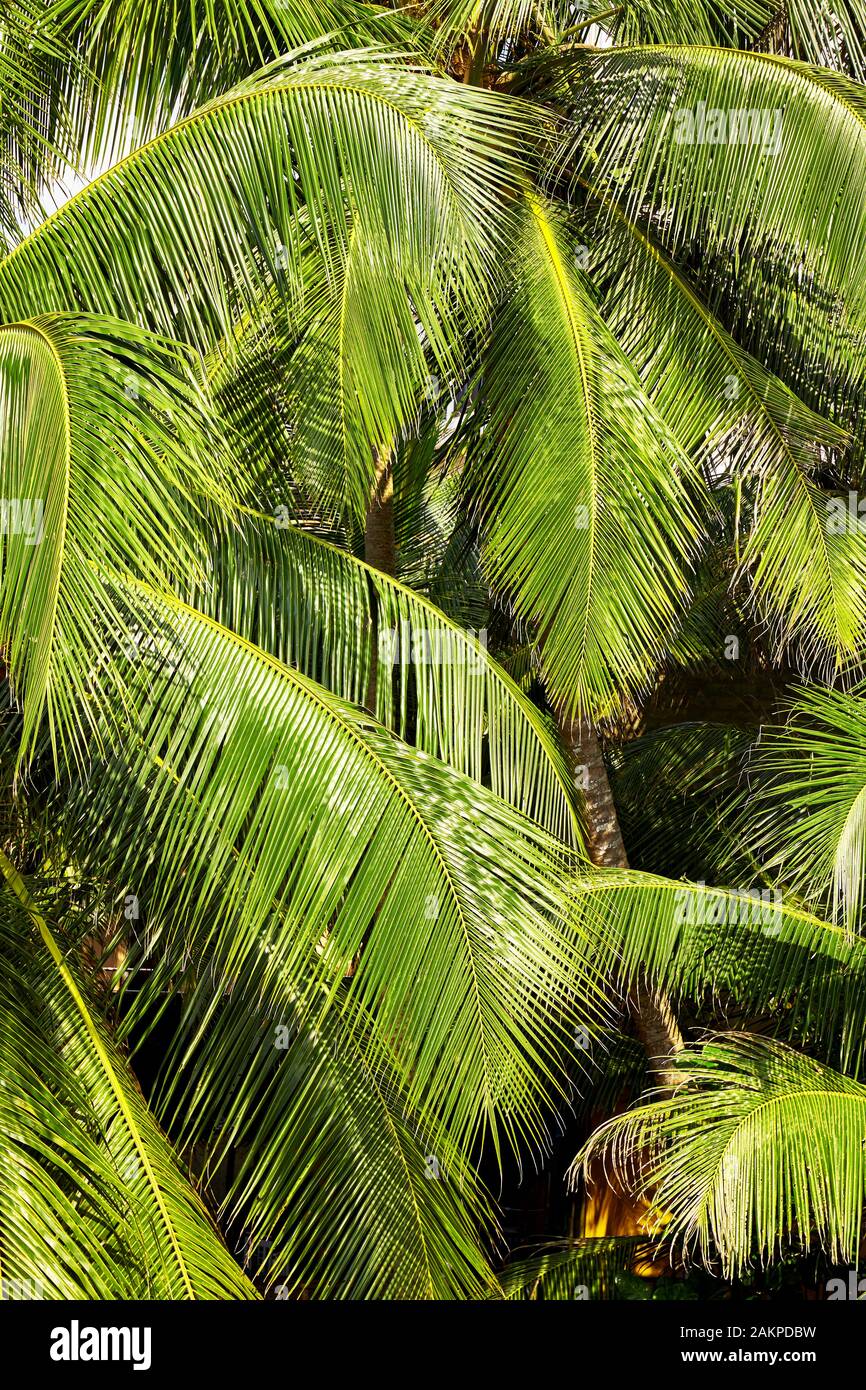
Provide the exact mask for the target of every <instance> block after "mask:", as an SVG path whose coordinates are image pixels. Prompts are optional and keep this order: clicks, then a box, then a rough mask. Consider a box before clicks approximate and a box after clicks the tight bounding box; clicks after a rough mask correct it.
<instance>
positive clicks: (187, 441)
mask: <svg viewBox="0 0 866 1390" xmlns="http://www.w3.org/2000/svg"><path fill="white" fill-rule="evenodd" d="M0 451H2V452H0V469H2V476H3V496H2V551H0V579H2V587H0V644H2V647H3V651H4V656H5V659H6V663H7V666H8V667H9V670H10V672H11V677H12V685H13V691H14V693H15V694H16V695H17V696H18V697H23V700H24V706H25V717H24V725H23V730H22V744H21V756H22V758H26V757H27V755H28V754H29V752H30V751H31V750H32V747H33V743H34V739H35V736H36V732H37V729H38V727H39V725H40V722H41V720H42V718H43V716H44V717H46V718H47V720H48V724H49V727H50V730H51V735H52V740H53V741H55V743H56V744H57V745H60V746H62V748H63V753H64V754H65V755H69V756H71V755H75V754H78V753H81V751H82V747H83V743H84V741H85V739H86V734H87V732H88V731H89V732H90V733H92V732H93V730H94V728H95V724H94V719H93V717H92V715H91V713H90V710H91V707H92V702H93V700H94V698H95V696H97V695H98V694H99V692H100V691H101V690H103V689H108V688H113V690H114V694H116V695H117V694H120V687H119V686H118V684H117V663H116V661H115V660H114V655H113V650H110V649H109V646H108V645H107V637H106V633H107V631H108V630H109V629H110V628H111V627H112V625H113V626H114V628H115V630H116V629H117V627H119V626H125V625H126V622H125V619H124V618H123V617H122V615H121V613H120V611H119V610H118V609H117V607H116V606H115V607H113V606H112V601H111V597H110V594H109V591H108V589H107V587H106V586H105V579H106V577H107V576H109V575H114V576H115V577H117V576H119V575H122V574H124V573H126V572H132V573H134V574H138V575H139V576H141V577H142V578H146V579H148V580H149V582H151V583H155V584H159V585H167V584H169V583H170V582H171V581H172V579H174V578H178V579H179V578H181V577H182V576H183V575H184V574H185V575H186V576H187V581H188V582H189V581H190V580H191V579H192V578H193V576H194V575H195V574H196V573H197V572H198V573H201V572H202V565H203V561H204V558H205V545H204V539H203V537H202V534H201V532H202V529H203V528H202V527H201V525H200V518H201V515H202V511H203V508H204V507H205V506H206V505H207V503H208V501H210V502H212V503H216V502H219V501H222V499H223V498H224V497H225V496H226V495H227V486H228V485H227V483H226V482H225V481H224V479H223V477H222V476H221V472H222V470H221V460H220V451H219V447H218V441H217V440H216V439H215V436H214V429H213V424H212V421H211V418H210V414H209V411H208V409H207V406H206V402H205V398H204V395H203V392H202V389H201V387H200V386H199V385H198V384H197V383H196V379H195V373H194V371H193V367H192V363H191V362H190V360H189V357H188V355H185V354H184V352H183V350H182V349H180V348H178V347H177V346H176V345H174V344H171V343H168V342H165V341H162V340H160V339H157V338H155V337H154V336H153V335H152V334H150V333H146V332H144V331H143V330H142V329H138V328H136V327H134V326H133V325H131V324H123V323H117V322H115V321H113V320H109V319H104V318H100V317H96V316H72V315H49V316H42V317H39V318H36V319H33V320H31V321H29V322H22V323H19V324H9V325H6V326H4V327H2V328H0ZM197 523H198V524H197Z"/></svg>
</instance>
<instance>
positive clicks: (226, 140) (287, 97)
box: [0, 50, 527, 352]
mask: <svg viewBox="0 0 866 1390" xmlns="http://www.w3.org/2000/svg"><path fill="white" fill-rule="evenodd" d="M526 129H527V115H526V112H525V109H524V108H521V107H520V106H519V105H518V104H516V103H515V104H507V105H506V104H505V103H503V102H502V101H501V100H499V99H497V98H496V97H495V96H494V94H493V93H490V92H486V91H477V90H475V89H473V88H469V87H463V86H461V85H459V84H457V83H454V82H451V81H447V80H445V79H442V78H437V77H433V76H431V75H430V74H428V73H426V72H423V71H419V70H417V69H414V68H411V67H409V66H408V65H406V64H401V63H400V62H399V61H397V60H396V59H392V60H390V61H389V60H388V58H387V55H383V54H382V53H381V52H377V51H374V50H359V51H357V52H348V53H341V54H336V55H334V54H321V55H318V56H310V55H308V54H304V53H302V54H301V55H295V56H293V57H290V58H286V59H284V60H280V61H279V62H277V63H275V64H273V65H271V66H270V67H268V68H266V69H264V70H263V71H262V72H261V73H258V74H255V75H254V76H252V77H250V78H248V79H247V80H246V81H244V82H243V83H242V84H241V85H240V86H238V87H236V88H234V89H233V90H232V91H231V92H229V93H227V94H226V95H224V96H220V97H217V98H216V99H215V100H213V101H211V102H209V103H208V104H207V105H205V106H203V107H201V108H200V109H199V110H197V111H195V112H194V113H192V114H191V115H189V116H187V117H186V118H185V119H183V120H181V121H180V122H178V124H176V125H174V126H172V127H171V128H170V129H169V130H166V131H164V132H162V133H161V134H160V135H158V136H157V137H155V138H154V139H153V140H151V141H150V142H149V143H148V144H146V145H144V146H142V147H141V148H140V149H138V150H136V151H134V152H133V153H132V154H130V155H128V156H127V157H126V158H125V159H124V160H122V161H121V162H120V163H119V164H117V165H115V166H114V167H112V168H111V169H109V170H108V171H107V172H105V173H104V174H101V175H100V176H99V177H98V178H96V179H94V180H93V182H91V183H89V184H88V185H87V186H86V187H85V188H83V189H82V190H81V191H80V192H79V193H77V194H76V195H75V196H74V197H73V198H71V199H70V200H69V202H67V203H66V204H64V205H63V207H61V208H60V209H59V210H58V211H57V212H55V213H54V214H53V215H52V216H51V217H50V218H49V219H48V220H47V221H46V222H44V223H43V224H42V225H41V226H40V227H38V228H37V229H36V230H35V231H34V232H33V233H32V234H31V235H30V236H29V237H27V238H26V239H25V240H24V241H23V242H22V243H21V244H20V245H19V246H17V247H16V248H15V249H14V251H13V252H12V253H11V254H10V255H9V256H7V257H6V258H5V260H4V261H2V262H0V313H2V316H3V317H4V318H6V319H13V318H26V317H29V316H31V315H32V314H33V313H45V312H49V311H54V310H57V311H63V310H71V309H73V308H75V309H76V310H77V309H81V308H84V309H87V310H90V311H93V312H98V313H110V314H114V315H115V316H117V317H119V318H124V319H130V320H132V321H141V320H142V319H145V320H146V322H147V324H148V326H149V327H151V328H155V329H157V330H158V331H161V332H166V333H168V334H170V336H172V337H175V338H178V339H181V340H183V341H186V342H193V343H194V344H195V345H196V346H197V347H199V348H200V349H202V350H203V351H205V352H206V351H208V350H210V349H212V348H214V347H215V346H217V345H219V344H220V343H221V342H222V341H223V340H224V339H225V340H227V341H230V340H231V337H232V334H233V332H234V328H235V324H236V321H237V319H238V318H239V317H240V315H241V314H242V313H243V312H244V311H246V312H248V313H250V314H252V315H253V316H255V315H256V313H257V311H258V308H259V305H260V304H261V302H262V301H263V299H264V297H265V295H266V294H267V292H268V291H269V290H270V289H271V288H272V287H273V285H274V284H277V285H278V286H279V288H280V289H281V291H282V292H284V293H286V294H287V295H290V294H291V293H292V290H293V288H294V289H297V287H298V282H299V269H300V263H301V257H302V251H303V249H304V247H305V246H306V245H307V244H308V243H309V241H310V240H312V242H313V243H314V244H315V245H316V246H317V247H318V249H319V252H320V254H321V255H323V256H324V258H325V260H326V262H327V263H328V264H329V266H330V267H332V268H336V267H337V266H338V265H339V264H340V262H341V261H342V260H343V259H344V257H345V252H346V247H347V243H348V237H349V229H350V225H352V224H353V223H354V222H355V221H357V222H360V225H361V226H362V228H363V231H364V235H365V237H366V242H365V244H366V245H367V246H368V247H369V248H370V249H371V254H373V252H375V255H374V260H375V264H376V265H377V266H378V268H379V271H380V273H381V275H382V276H383V277H385V276H389V277H391V278H392V279H396V280H397V281H398V283H399V284H400V285H401V286H402V287H403V288H404V290H405V291H406V292H407V293H409V294H411V295H412V297H413V299H414V300H415V302H416V307H417V309H418V313H419V315H420V317H421V320H422V322H424V321H426V320H427V319H431V320H436V319H437V317H438V316H439V315H444V316H446V317H447V311H448V297H449V295H456V296H458V297H459V298H460V299H461V300H462V301H463V302H464V303H471V302H473V299H474V300H475V301H476V302H478V301H479V300H484V299H485V297H486V295H487V293H488V285H487V280H488V279H489V277H490V276H491V275H492V274H493V272H494V270H495V265H494V254H495V251H496V249H497V246H498V245H499V242H500V240H501V237H502V234H503V214H502V198H503V195H504V194H507V193H508V191H509V189H511V188H513V186H514V183H515V180H516V178H517V177H518V163H517V156H518V151H519V147H520V144H521V142H522V140H523V138H524V136H525V132H526ZM301 210H303V216H301V215H300V214H301ZM383 283H384V279H383ZM443 286H444V287H445V288H443Z"/></svg>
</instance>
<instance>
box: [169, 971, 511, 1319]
mask: <svg viewBox="0 0 866 1390" xmlns="http://www.w3.org/2000/svg"><path fill="white" fill-rule="evenodd" d="M172 1100H173V1108H176V1110H177V1111H178V1113H179V1114H180V1115H181V1116H182V1117H183V1122H184V1131H185V1133H187V1134H189V1135H190V1136H192V1135H193V1134H196V1133H198V1134H206V1133H207V1131H208V1124H209V1123H210V1124H214V1125H216V1126H218V1139H217V1142H216V1145H215V1146H214V1147H213V1149H212V1152H211V1164H212V1165H213V1166H214V1167H216V1165H217V1164H218V1163H219V1162H220V1160H221V1158H222V1157H223V1155H224V1154H226V1153H228V1152H230V1151H231V1150H232V1149H233V1148H235V1146H239V1148H238V1150H237V1151H238V1152H239V1153H240V1154H241V1155H242V1162H241V1166H240V1170H239V1172H238V1175H237V1178H236V1180H235V1182H234V1184H233V1186H232V1189H231V1191H230V1192H229V1193H228V1195H227V1197H226V1200H225V1209H226V1216H227V1219H229V1220H230V1221H231V1223H232V1228H234V1229H243V1231H244V1233H245V1237H246V1239H247V1240H248V1241H249V1243H250V1244H251V1245H252V1246H253V1247H255V1246H258V1245H262V1246H265V1247H266V1248H267V1250H268V1259H267V1273H266V1275H265V1277H266V1278H267V1280H268V1282H269V1283H271V1284H272V1285H276V1287H277V1292H278V1296H280V1297H295V1296H297V1295H298V1294H302V1295H303V1296H305V1297H311V1298H338V1299H345V1298H351V1299H356V1298H380V1299H381V1298H387V1299H395V1298H398V1299H464V1300H465V1299H478V1298H483V1297H485V1295H486V1294H487V1293H488V1292H489V1290H490V1289H491V1287H492V1286H493V1283H494V1281H493V1275H492V1273H491V1271H490V1267H489V1262H488V1258H487V1257H486V1256H485V1254H484V1251H483V1248H482V1237H486V1239H487V1240H488V1241H490V1239H491V1238H492V1235H493V1228H492V1212H491V1209H490V1204H489V1202H488V1201H487V1199H486V1198H485V1197H484V1195H483V1193H482V1191H481V1190H480V1187H479V1184H478V1179H477V1177H476V1176H475V1175H474V1173H473V1172H472V1170H471V1169H470V1168H469V1167H468V1166H467V1165H466V1163H465V1161H464V1160H463V1159H462V1158H461V1156H460V1155H459V1153H458V1152H457V1151H456V1150H455V1148H454V1145H453V1144H452V1143H451V1141H450V1140H449V1138H448V1135H447V1134H446V1133H445V1132H444V1131H441V1130H433V1131H430V1130H429V1129H425V1127H424V1126H422V1125H420V1124H419V1123H418V1121H417V1119H416V1118H415V1117H413V1115H412V1113H411V1110H409V1109H408V1107H407V1104H406V1099H405V1094H404V1093H403V1090H402V1087H401V1084H400V1079H399V1075H398V1072H397V1070H396V1069H395V1066H394V1063H393V1059H392V1058H391V1057H389V1055H388V1051H387V1049H386V1048H384V1047H382V1046H381V1045H378V1044H377V1043H376V1040H375V1036H374V1034H373V1033H372V1032H371V1029H370V1028H369V1026H365V1025H364V1021H363V1018H361V1017H359V1016H358V1015H357V1013H356V1012H355V1011H354V1010H351V1009H350V1010H349V1011H348V1012H346V1013H345V1014H343V1015H341V1016H339V1017H338V1016H337V1015H336V1014H335V1013H331V1014H329V1015H328V1017H327V1018H326V1019H325V1020H324V1022H323V1023H322V1025H321V1026H319V1027H312V1026H310V1024H309V1022H306V1023H305V1021H304V1018H303V1015H302V1014H301V1013H299V1011H298V1010H297V1008H294V1009H293V1008H292V1007H291V1006H287V1005H285V1004H284V1005H283V1006H282V1007H277V1008H276V1009H275V1011H274V1012H272V1013H271V1014H270V1017H268V1012H267V1010H266V1009H265V1008H264V1007H263V1006H262V1005H261V1003H258V1004H257V1002H256V1000H255V999H254V998H250V997H249V995H248V994H247V992H246V991H237V990H236V991H233V994H232V998H231V1000H230V1001H225V1002H224V1004H223V1005H222V1006H221V1009H220V1018H219V1020H218V1023H217V1031H216V1034H215V1036H214V1037H209V1038H208V1039H207V1040H205V1041H204V1042H203V1044H202V1046H201V1048H200V1049H199V1052H198V1054H197V1055H195V1056H194V1059H193V1065H191V1066H190V1067H189V1069H188V1071H187V1072H186V1074H185V1075H184V1077H183V1080H182V1083H180V1084H178V1085H177V1086H176V1087H175V1088H173V1096H172Z"/></svg>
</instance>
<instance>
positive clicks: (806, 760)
mask: <svg viewBox="0 0 866 1390" xmlns="http://www.w3.org/2000/svg"><path fill="white" fill-rule="evenodd" d="M789 711H790V713H789V719H788V722H787V723H786V724H784V725H780V726H770V727H768V728H765V729H763V730H762V731H761V738H760V741H759V742H758V743H757V745H756V746H755V750H754V753H753V756H752V758H751V760H750V764H749V777H750V782H751V783H752V785H753V788H754V790H753V794H752V796H751V797H750V798H749V799H748V801H747V802H746V804H745V806H744V808H743V811H742V814H741V816H740V817H739V827H738V828H739V832H740V834H745V835H746V836H747V837H748V840H749V842H750V844H751V845H752V846H753V849H754V853H755V855H756V856H757V857H759V858H760V859H761V860H762V862H763V863H764V864H765V865H766V866H767V868H768V870H769V871H771V872H773V873H775V874H776V875H777V877H779V878H781V879H783V880H784V881H785V882H787V883H789V884H790V885H791V887H792V888H793V889H794V891H796V892H799V893H802V894H803V895H804V896H805V897H806V898H807V899H809V900H810V901H811V902H813V903H815V904H816V906H817V907H818V908H819V909H823V910H826V911H827V912H828V913H829V914H830V916H831V917H832V919H833V920H834V921H842V922H844V923H845V924H846V926H847V927H848V929H849V930H851V931H857V930H859V927H860V923H861V914H862V907H863V890H864V848H866V755H864V739H866V705H864V701H863V699H862V696H860V695H859V694H856V693H853V692H851V693H848V692H845V691H839V690H825V689H822V688H821V687H819V686H804V687H801V688H800V689H799V690H797V691H796V692H795V694H794V695H793V697H792V699H791V701H790V702H789Z"/></svg>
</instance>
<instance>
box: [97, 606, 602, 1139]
mask: <svg viewBox="0 0 866 1390" xmlns="http://www.w3.org/2000/svg"><path fill="white" fill-rule="evenodd" d="M135 588H136V592H137V593H138V594H140V595H141V596H142V597H144V596H145V588H144V586H143V585H136V586H135ZM146 597H147V599H148V602H149V606H150V611H151V613H152V616H153V623H152V627H153V629H155V630H156V631H157V632H159V633H161V634H163V635H162V636H161V637H160V640H159V647H158V650H157V652H156V654H155V655H154V657H153V659H151V657H150V656H149V655H148V653H147V651H145V650H143V651H142V652H141V656H140V660H139V661H138V663H133V667H135V666H136V665H137V675H134V672H132V671H131V672H130V677H129V679H130V683H131V685H130V688H131V689H133V690H134V695H135V700H136V721H135V724H134V728H135V729H136V732H137V736H138V738H139V739H140V740H141V744H140V747H139V748H132V749H131V750H130V751H129V753H128V755H127V756H126V757H124V758H121V759H119V760H118V761H117V762H116V763H114V764H112V765H109V766H108V767H107V768H106V769H104V770H103V771H102V772H101V773H100V771H99V769H96V770H95V772H94V776H93V778H92V781H91V782H90V783H87V782H85V784H84V786H83V788H82V796H81V799H80V803H78V804H77V805H73V806H72V807H71V815H72V816H73V819H75V820H76V826H75V831H76V834H77V844H79V845H81V846H82V849H81V852H82V853H86V851H87V842H88V840H89V839H90V837H91V833H92V831H91V829H89V827H93V826H95V825H99V826H100V827H101V831H100V849H99V860H100V863H101V864H102V865H103V866H105V868H106V871H107V872H112V873H113V875H114V877H115V878H116V879H117V880H118V881H124V882H127V883H130V882H132V883H135V884H137V885H138V887H137V889H136V892H137V894H138V896H139V898H140V901H141V903H142V905H143V910H144V912H145V913H146V920H147V935H148V939H149V941H150V943H151V944H152V946H153V948H154V949H155V948H157V947H158V951H159V953H160V954H162V955H163V956H164V957H165V962H166V969H167V970H169V971H170V970H172V969H174V970H175V971H176V970H179V969H183V968H186V963H187V962H188V961H189V960H190V959H192V960H207V961H208V969H209V970H210V971H213V972H214V974H215V977H216V978H217V979H220V980H222V981H223V982H224V984H225V985H227V984H228V982H229V981H232V980H236V979H237V978H238V977H239V976H243V977H244V978H245V979H246V980H247V981H248V982H249V984H250V987H251V988H253V987H255V988H259V987H261V988H262V989H270V988H272V987H273V983H274V981H281V982H282V985H281V987H282V989H283V990H285V991H286V996H287V997H289V998H291V997H293V996H295V995H297V994H298V992H299V991H300V992H301V994H302V995H303V997H304V998H307V996H308V995H309V992H310V990H311V989H312V988H313V987H314V985H315V982H316V980H320V981H322V982H323V983H325V984H326V985H327V987H328V990H329V991H330V992H331V993H333V992H334V991H335V990H336V989H337V988H338V987H339V985H340V982H341V980H342V979H343V978H344V977H345V976H347V975H348V976H350V977H351V980H352V984H351V998H352V1001H353V1002H354V1003H356V1004H357V1005H358V1006H360V1007H363V1008H365V1009H367V1010H368V1011H369V1012H370V1014H371V1015H372V1016H373V1017H374V1018H375V1021H376V1025H377V1028H378V1029H379V1030H380V1035H381V1036H383V1037H388V1038H391V1039H393V1040H394V1046H395V1049H396V1051H397V1053H398V1057H399V1062H400V1066H401V1069H402V1070H403V1072H404V1075H405V1077H406V1078H407V1096H408V1101H409V1103H410V1105H412V1107H413V1108H414V1109H416V1110H417V1112H418V1114H419V1116H420V1117H421V1118H423V1119H427V1120H430V1119H431V1118H433V1117H435V1118H436V1119H437V1120H441V1121H442V1123H444V1124H447V1126H448V1127H449V1129H450V1131H451V1133H452V1135H453V1137H454V1141H455V1143H458V1144H459V1145H460V1146H461V1147H462V1146H463V1145H464V1144H467V1143H470V1142H472V1140H474V1139H475V1138H476V1137H478V1136H479V1134H480V1133H483V1132H489V1133H490V1134H491V1135H492V1136H493V1138H494V1140H495V1141H497V1142H498V1141H499V1139H500V1137H504V1138H506V1139H507V1140H508V1141H509V1142H510V1143H512V1144H515V1145H516V1144H517V1143H518V1142H519V1141H520V1140H521V1139H522V1138H526V1139H527V1140H528V1141H529V1142H534V1143H542V1142H543V1141H544V1135H545V1132H546V1106H547V1105H548V1103H549V1102H550V1100H551V1098H552V1097H553V1098H555V1096H556V1095H557V1094H559V1095H560V1096H562V1094H563V1093H564V1089H565V1086H566V1085H567V1083H566V1081H565V1080H564V1067H565V1061H566V1055H567V1051H568V1049H569V1038H570V1037H572V1038H573V1030H574V1028H575V1026H576V1022H575V1019H576V1017H580V1019H581V1021H582V1023H583V1025H584V1026H587V1027H589V1028H590V1030H592V1029H594V1027H595V1023H596V1020H597V1019H598V1017H599V1016H600V1013H601V1011H602V1003H601V1001H602V994H601V987H600V985H599V983H598V981H597V978H596V976H595V974H594V972H593V969H592V967H591V966H589V965H588V964H587V960H586V950H585V944H584V943H583V941H582V939H580V938H579V937H578V936H575V934H574V932H573V930H572V925H571V918H570V903H569V888H568V882H567V878H566V870H567V867H568V863H569V857H568V856H567V854H566V851H565V848H564V846H563V845H562V844H561V842H558V841H556V840H554V839H553V838H552V837H551V836H549V835H548V834H546V833H545V832H544V831H542V830H541V829H540V828H539V827H538V826H536V825H535V824H533V823H532V822H531V821H529V820H528V819H526V818H525V817H524V816H522V815H521V814H520V813H519V812H518V811H516V810H514V809H513V808H512V807H510V806H508V805H507V803H505V802H504V801H501V800H500V799H499V798H498V797H496V796H494V795H493V793H492V792H490V791H488V790H487V789H486V788H484V787H482V786H479V785H478V783H476V782H472V781H470V780H469V779H468V778H466V777H463V776H462V775H461V774H459V773H457V772H455V771H454V770H453V769H452V768H450V767H448V766H446V765H445V764H443V763H440V762H438V761H436V760H435V759H433V758H431V757H429V756H427V755H426V754H424V753H423V752H420V751H418V750H415V749H410V748H408V747H407V746H406V745H405V744H403V743H401V742H400V741H399V740H398V739H396V738H395V736H394V735H393V734H391V733H390V732H388V731H387V730H385V729H383V728H382V727H381V726H380V725H378V724H376V722H375V720H374V719H373V717H372V716H371V715H368V714H367V713H366V712H364V711H362V710H359V709H357V708H356V707H354V706H351V705H349V704H347V703H346V702H344V701H342V700H340V699H339V698H338V697H337V696H334V695H332V694H330V692H328V691H326V690H325V689H324V688H323V687H321V686H318V685H316V684H315V682H313V681H311V680H310V679H309V678H308V677H306V676H304V675H302V674H301V673H300V672H299V671H297V670H295V669H293V668H292V667H289V666H286V665H284V664H283V663H282V662H280V661H279V660H277V659H276V658H274V657H272V656H270V655H268V654H267V653H266V652H264V651H262V650H261V649H259V648H257V647H254V646H253V645H252V644H251V643H250V642H248V641H247V640H246V639H244V638H242V637H240V636H238V635H236V634H235V633H233V632H231V631H229V630H228V629H227V628H225V627H223V626H222V625H221V624H219V623H218V622H216V621H215V620H214V619H212V618H209V617H207V616H206V615H204V614H202V613H200V612H198V611H197V610H195V609H194V608H191V607H189V606H188V605H186V604H184V603H182V602H180V601H179V600H176V599H174V598H173V597H170V596H167V595H162V594H158V593H156V591H147V594H146ZM169 632H170V633H171V636H170V637H169V636H168V635H167V634H168V633H169ZM133 681H134V685H133ZM157 847H158V854H157V853H156V848H157ZM109 857H111V858H113V859H114V860H115V861H116V862H115V863H114V864H113V867H112V868H110V869H109V868H108V867H107V861H108V859H109ZM121 875H122V878H121ZM160 978H162V972H161V973H160ZM257 982H260V986H259V983H257ZM397 1040H399V1043H398V1041H397Z"/></svg>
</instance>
